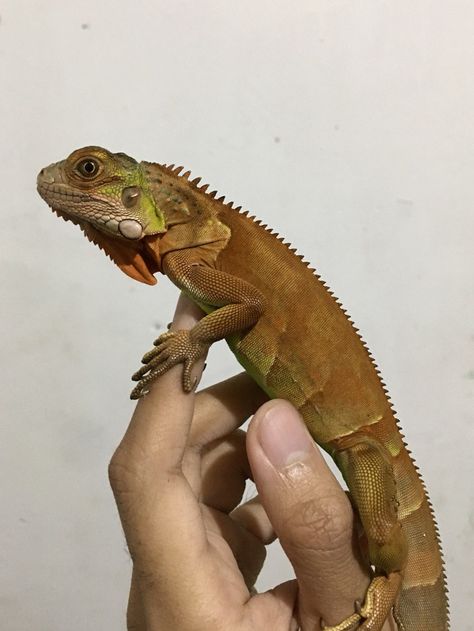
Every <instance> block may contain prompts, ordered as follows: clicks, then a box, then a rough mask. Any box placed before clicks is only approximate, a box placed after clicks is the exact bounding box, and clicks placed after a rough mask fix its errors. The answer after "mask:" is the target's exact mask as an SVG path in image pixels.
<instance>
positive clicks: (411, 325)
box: [0, 0, 474, 631]
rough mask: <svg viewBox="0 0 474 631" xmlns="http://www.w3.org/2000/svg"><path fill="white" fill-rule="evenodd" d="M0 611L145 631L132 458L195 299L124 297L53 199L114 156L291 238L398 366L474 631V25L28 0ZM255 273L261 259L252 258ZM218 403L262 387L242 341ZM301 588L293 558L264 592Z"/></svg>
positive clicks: (34, 619)
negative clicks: (133, 426) (120, 454)
mask: <svg viewBox="0 0 474 631" xmlns="http://www.w3.org/2000/svg"><path fill="white" fill-rule="evenodd" d="M0 14H1V17H0V212H1V230H0V243H1V245H0V248H1V249H0V258H1V275H0V282H1V303H0V309H1V329H0V335H1V342H0V349H1V352H0V361H1V363H2V367H1V371H2V372H1V375H2V386H1V389H0V391H1V392H0V396H1V406H2V420H1V427H0V431H1V438H0V458H1V459H0V467H1V473H0V476H1V483H0V489H1V504H0V511H1V514H0V518H1V523H0V537H1V545H0V610H1V622H0V626H1V627H2V629H5V630H7V629H8V631H27V630H28V631H29V630H31V629H35V630H36V629H37V630H39V631H43V630H44V631H64V630H65V629H67V630H68V631H82V630H84V629H122V628H124V610H125V604H126V596H127V588H128V579H129V573H130V561H129V558H128V555H127V552H126V550H125V545H124V539H123V536H122V532H121V528H120V525H119V522H118V518H117V515H116V511H115V507H114V503H113V500H112V495H111V492H110V490H109V488H108V483H107V475H106V471H107V463H108V459H109V457H110V455H111V454H112V452H113V450H114V447H115V446H116V445H117V443H118V441H119V439H120V437H121V435H122V433H123V431H124V429H125V427H126V425H127V422H128V420H129V417H130V414H131V412H132V409H133V404H132V402H130V401H129V399H128V393H129V390H130V386H131V382H130V374H131V373H132V372H133V370H134V369H135V368H136V367H137V364H138V361H139V358H140V357H141V354H142V353H143V352H144V351H145V350H147V349H148V347H149V346H150V342H151V340H152V339H153V338H154V337H156V335H157V333H158V331H159V330H161V329H162V328H163V326H164V324H165V323H166V322H167V321H168V320H169V319H170V317H171V314H172V311H173V304H174V302H175V300H176V297H177V292H176V290H175V289H174V288H173V287H172V286H171V285H170V284H169V283H168V281H167V280H165V279H162V280H161V281H160V283H159V284H158V286H157V287H155V288H150V287H147V286H143V285H140V284H138V283H136V282H134V281H132V280H131V279H129V278H127V277H125V276H124V275H123V274H121V273H120V272H119V270H118V269H117V268H115V267H114V266H113V265H112V264H111V263H110V261H108V260H107V259H106V258H105V257H104V256H103V254H102V253H101V252H100V251H99V250H98V249H97V248H94V247H93V246H91V244H89V243H88V242H87V241H86V240H85V239H84V238H83V237H82V236H81V233H80V232H79V230H78V229H77V228H76V227H75V226H72V225H71V224H67V225H66V224H64V223H63V222H61V221H59V220H58V219H57V218H56V217H55V216H54V215H53V214H52V213H50V211H49V210H48V208H47V207H46V205H45V204H44V203H43V202H42V201H41V200H40V198H39V197H38V196H37V194H36V192H35V178H36V173H37V171H38V170H39V169H40V168H41V167H42V166H44V165H46V164H49V163H50V162H52V161H56V160H59V159H61V158H63V157H65V156H66V155H68V154H69V153H70V152H71V151H72V150H73V149H75V148H77V147H79V146H83V145H87V144H100V145H103V146H106V147H108V148H110V149H111V150H113V151H125V152H127V153H129V154H130V155H133V156H134V157H135V158H138V159H147V160H154V161H162V162H176V163H178V164H184V165H186V167H187V168H191V169H192V170H193V173H194V174H195V175H202V176H203V177H204V179H206V180H207V181H209V182H210V183H211V185H212V186H213V187H215V188H217V189H218V190H219V191H220V192H222V193H225V194H226V195H227V196H228V197H229V198H232V199H235V200H236V201H238V202H239V203H241V204H243V205H244V206H246V207H247V208H250V209H251V210H252V212H254V213H255V214H257V215H259V216H260V217H262V218H263V219H265V220H266V222H268V223H270V224H271V225H272V226H274V227H275V228H277V229H278V230H280V231H281V233H282V234H284V235H285V236H286V237H288V239H289V240H291V241H292V242H293V243H294V244H295V245H297V246H298V249H299V250H300V251H301V252H302V253H304V254H305V255H306V258H308V259H310V260H311V261H312V263H313V264H314V265H315V266H316V267H317V268H318V271H319V272H320V273H321V274H322V275H323V277H324V278H325V279H326V280H327V281H328V282H329V284H330V285H331V286H332V288H333V289H334V291H335V292H336V294H337V295H339V296H340V297H341V298H342V300H343V302H344V305H345V307H346V308H347V309H348V310H349V312H350V313H351V314H352V316H353V318H354V319H355V321H356V322H357V324H358V326H359V327H360V329H361V331H362V332H363V334H364V337H365V339H366V340H367V341H368V343H369V345H370V346H371V348H372V350H373V352H374V354H375V357H376V359H377V361H378V363H379V364H380V366H381V367H382V369H383V374H384V376H385V380H386V381H387V383H388V384H389V388H390V391H391V394H392V397H393V400H394V402H395V405H396V408H397V409H398V413H399V417H400V418H401V420H402V424H403V426H404V429H405V433H406V435H407V439H408V441H409V444H410V446H411V448H412V449H413V452H414V454H415V455H416V457H417V460H418V464H419V465H420V467H421V469H422V471H423V473H424V477H425V480H426V482H427V485H428V487H429V489H430V493H431V497H432V500H433V503H434V506H435V509H436V511H437V514H438V518H439V525H440V530H441V533H442V537H443V541H444V547H445V552H446V560H447V568H448V576H449V582H450V590H451V608H452V623H453V628H454V629H457V630H461V629H462V630H463V631H468V630H472V629H474V622H473V619H472V617H471V618H470V619H469V618H468V615H469V611H471V612H472V601H473V599H474V591H473V581H472V561H473V556H472V550H473V544H474V541H473V529H474V506H473V492H472V490H471V484H472V482H473V478H474V476H473V458H472V446H473V444H474V443H473V430H472V425H473V420H474V418H473V403H474V397H473V390H474V357H473V355H474V353H473V347H474V322H473V306H474V295H473V274H472V272H473V244H472V242H473V237H474V230H473V228H474V225H473V202H474V192H473V166H474V164H473V149H474V124H473V112H474V82H473V80H472V77H473V74H472V73H473V64H474V39H473V36H472V34H473V26H474V4H473V3H472V2H470V1H468V0H465V1H462V0H452V1H451V2H449V3H445V2H433V1H427V0H410V2H396V1H395V0H393V1H380V0H359V1H357V2H353V1H350V0H321V1H318V2H316V1H309V0H306V1H299V2H296V3H295V2H289V1H275V0H273V1H269V0H261V1H259V2H256V1H250V0H240V1H239V2H224V1H217V0H214V1H212V0H206V1H201V2H192V1H191V0H188V1H174V2H164V1H163V0H158V1H154V2H152V1H149V2H145V1H142V2H132V1H127V0H120V1H119V0H115V1H112V0H103V1H102V2H100V3H99V2H95V1H93V0H82V2H72V1H64V0H48V1H46V0H43V1H39V0H38V1H37V2H29V1H26V0H4V1H3V2H2V3H1V6H0ZM243 255H244V256H245V253H243ZM209 364H210V365H209V369H208V371H207V375H206V383H210V382H213V381H216V380H218V379H221V378H223V377H225V376H228V375H230V374H233V373H234V372H236V371H237V370H239V368H238V366H237V364H236V362H235V360H234V359H233V357H232V356H231V354H230V353H229V352H228V350H227V349H226V348H225V345H223V344H220V345H218V347H217V348H216V349H215V350H214V351H213V353H212V356H211V358H210V361H209ZM289 572H290V570H289V568H288V566H287V565H286V564H285V563H284V560H283V559H282V556H281V553H279V552H278V550H277V549H276V548H275V546H274V547H273V548H272V551H271V554H270V560H269V563H268V566H267V568H266V569H265V571H264V573H263V575H262V579H261V582H260V587H261V588H266V587H268V586H271V585H273V584H275V583H276V582H279V581H280V580H283V579H285V578H286V577H287V576H288V575H289Z"/></svg>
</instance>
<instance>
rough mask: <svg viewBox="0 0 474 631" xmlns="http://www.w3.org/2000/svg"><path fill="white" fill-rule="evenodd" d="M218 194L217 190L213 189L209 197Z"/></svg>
mask: <svg viewBox="0 0 474 631" xmlns="http://www.w3.org/2000/svg"><path fill="white" fill-rule="evenodd" d="M216 195H217V191H211V192H210V193H209V197H215V196H216Z"/></svg>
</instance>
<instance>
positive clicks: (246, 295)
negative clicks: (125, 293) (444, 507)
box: [38, 147, 449, 631]
mask: <svg viewBox="0 0 474 631" xmlns="http://www.w3.org/2000/svg"><path fill="white" fill-rule="evenodd" d="M181 170H182V169H181V168H180V167H178V168H176V169H175V168H174V166H170V167H168V166H161V165H158V164H152V163H148V162H141V163H138V162H136V161H135V160H133V159H132V158H130V157H128V156H126V155H125V154H123V153H117V154H112V153H110V152H108V151H106V150H105V149H101V148H99V147H86V148H84V149H79V150H77V151H75V152H74V153H72V154H71V155H70V156H69V158H67V160H64V161H63V162H59V163H57V164H52V165H50V166H49V167H47V168H45V169H43V170H42V171H41V173H40V174H39V176H38V191H39V193H40V195H41V196H42V197H43V198H44V199H45V200H46V202H47V203H48V204H49V206H51V208H52V209H53V210H54V211H55V212H56V213H57V214H59V215H61V216H62V217H64V218H65V219H67V220H70V221H72V222H73V223H76V224H79V225H80V227H81V228H82V230H83V231H84V233H85V234H86V236H87V237H88V238H89V239H90V240H91V241H93V242H94V243H96V244H97V245H99V246H100V247H101V248H102V249H103V250H104V251H105V252H106V253H107V254H108V255H109V256H110V257H111V258H112V260H114V261H115V263H117V265H118V266H119V267H120V268H121V269H122V271H124V272H125V273H126V274H128V275H129V276H131V277H132V278H135V279H136V280H139V281H141V282H144V283H148V284H150V285H152V284H155V283H156V280H155V278H154V274H155V273H156V272H162V273H163V274H166V275H167V276H168V277H169V278H170V279H171V280H172V281H173V282H174V283H175V284H176V285H177V286H178V287H179V288H180V289H181V290H182V291H184V292H185V293H186V294H187V295H188V296H190V297H191V298H192V299H193V300H194V301H195V302H196V303H197V304H198V305H199V306H200V307H201V308H202V309H203V310H204V311H205V313H206V314H207V315H206V316H205V317H204V318H203V319H202V320H201V321H200V322H199V323H198V324H196V325H195V326H194V328H193V329H192V330H191V331H189V332H188V331H173V332H171V331H170V332H167V333H165V334H163V335H162V336H161V337H160V338H159V339H158V340H157V341H156V342H155V347H154V349H153V350H152V351H150V352H149V353H147V355H145V357H144V362H145V363H144V366H143V367H142V368H141V369H140V370H139V371H138V372H137V373H136V374H135V375H134V379H135V380H137V381H138V385H137V387H136V388H135V389H134V390H133V392H132V398H138V397H140V396H141V395H142V394H143V393H144V392H146V390H147V387H148V386H149V384H150V383H151V382H152V381H153V380H154V379H156V377H158V376H159V375H161V374H163V373H164V372H165V371H166V370H168V368H170V367H171V366H173V365H175V364H177V363H183V386H184V388H185V389H186V390H191V389H192V388H193V386H194V384H193V383H192V380H191V377H190V369H191V367H192V365H193V363H194V362H195V361H196V360H197V359H199V358H200V357H202V355H203V354H204V353H205V352H206V351H207V349H208V347H209V345H210V344H212V342H215V341H216V340H220V339H222V338H226V340H227V342H228V343H229V346H230V348H231V349H232V351H233V352H234V353H235V355H236V357H237V359H238V360H239V362H240V363H241V364H242V365H243V366H244V368H245V369H246V370H247V371H248V373H249V374H250V375H251V376H252V377H253V378H254V379H255V380H256V381H257V383H258V384H259V385H260V386H261V387H262V388H263V390H265V392H267V393H268V395H269V396H271V397H280V398H285V399H288V400H289V401H291V402H292V403H293V405H294V406H295V407H296V408H297V409H298V410H299V412H300V414H301V415H302V417H303V418H304V420H305V422H306V424H307V426H308V428H309V430H310V432H311V434H312V436H313V437H314V440H315V441H317V442H318V443H319V444H320V445H321V446H322V447H323V448H324V449H325V450H326V451H328V452H329V453H330V454H331V456H332V457H333V458H334V460H335V462H336V464H337V465H338V467H339V468H340V470H341V472H342V474H343V476H344V479H345V480H346V483H347V485H348V488H349V490H350V493H351V496H352V499H353V502H354V504H355V505H356V507H357V509H358V512H359V515H360V519H361V521H362V524H363V526H364V530H365V533H366V536H367V539H368V556H369V560H368V562H369V563H370V564H371V566H372V568H373V579H372V582H371V584H370V586H369V589H368V593H367V595H366V598H365V602H364V604H363V605H362V607H361V609H360V610H359V611H358V612H354V614H353V615H352V616H351V617H350V618H348V619H347V620H345V621H343V622H341V624H339V625H337V626H335V627H331V629H332V630H333V631H346V630H349V629H353V628H354V627H357V628H359V629H364V630H365V631H369V630H370V631H379V630H380V629H381V628H382V626H383V623H384V621H385V619H386V617H387V615H388V614H389V612H390V611H392V612H393V616H394V618H395V620H396V621H397V625H398V628H399V630H400V631H402V630H403V631H446V630H447V629H448V628H449V623H448V604H447V594H446V584H445V576H444V570H443V561H442V555H441V550H440V543H439V539H438V535H437V528H436V525H435V522H434V519H433V513H432V510H431V506H430V503H429V500H428V498H427V495H426V492H425V488H424V485H423V483H422V481H421V479H420V477H419V475H418V473H417V468H416V467H415V465H414V464H413V461H412V459H411V457H410V455H409V452H408V451H407V449H406V447H405V444H404V442H403V439H402V436H401V434H400V431H399V429H398V425H397V421H396V418H395V416H394V411H393V409H392V406H391V403H390V400H389V398H388V396H387V391H386V389H385V386H384V384H383V382H382V381H381V379H380V375H379V372H378V370H377V368H376V366H375V364H374V362H373V360H372V357H371V355H370V354H369V352H368V350H367V347H366V346H365V344H364V343H363V342H362V340H361V338H360V337H359V335H358V333H357V329H355V328H354V326H353V324H352V322H351V321H350V320H349V318H348V317H347V315H346V313H345V312H344V310H343V309H342V308H341V306H340V304H339V303H338V302H337V300H336V299H335V298H334V297H333V295H332V293H331V292H330V291H329V290H328V288H327V286H326V285H325V284H324V283H323V282H322V281H321V280H320V278H319V277H318V276H317V275H316V274H315V273H314V271H313V270H312V269H310V268H309V267H308V266H307V265H306V263H304V262H303V261H302V260H301V257H299V256H298V255H296V254H295V252H294V250H292V249H290V248H289V247H288V246H287V245H286V244H285V243H283V240H282V239H281V238H279V237H278V236H277V235H276V234H274V233H273V232H271V231H270V230H269V229H268V228H266V227H265V226H263V225H261V224H260V223H259V222H258V221H256V220H255V219H254V218H252V217H249V216H248V215H247V213H244V212H241V211H240V209H239V208H237V209H235V208H233V206H232V204H226V203H224V201H223V198H220V199H216V198H215V192H214V193H207V186H199V178H197V179H195V180H192V181H190V180H189V172H186V173H184V174H183V175H180V173H181Z"/></svg>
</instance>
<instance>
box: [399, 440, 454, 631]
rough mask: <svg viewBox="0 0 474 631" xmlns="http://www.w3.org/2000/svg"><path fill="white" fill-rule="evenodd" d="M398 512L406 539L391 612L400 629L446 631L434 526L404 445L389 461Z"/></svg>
mask: <svg viewBox="0 0 474 631" xmlns="http://www.w3.org/2000/svg"><path fill="white" fill-rule="evenodd" d="M393 467H394V472H395V478H396V481H397V499H398V501H399V507H398V515H399V519H400V521H401V523H402V526H403V531H404V534H405V536H406V538H407V541H408V558H407V565H406V568H405V570H404V573H403V581H402V587H401V592H400V595H399V597H398V601H397V604H396V606H395V616H396V618H397V622H398V624H399V626H400V628H401V630H402V631H447V630H448V629H449V613H448V604H447V596H446V591H447V590H446V577H445V573H444V566H443V556H442V552H441V546H440V541H439V535H438V529H437V526H436V522H435V520H434V516H433V511H432V508H431V504H430V501H429V499H428V496H427V493H426V489H425V487H424V484H423V481H422V480H421V478H420V475H419V473H418V471H417V467H416V465H415V464H414V462H413V460H412V459H411V457H410V454H409V452H408V451H407V449H406V448H402V449H401V450H400V452H399V453H398V455H397V456H396V457H395V458H394V462H393Z"/></svg>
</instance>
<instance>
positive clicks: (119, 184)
mask: <svg viewBox="0 0 474 631" xmlns="http://www.w3.org/2000/svg"><path fill="white" fill-rule="evenodd" d="M37 185H38V192H39V194H40V195H41V197H42V198H43V199H44V200H45V201H46V202H47V204H48V205H49V206H50V207H51V208H52V210H54V212H56V213H57V214H58V215H60V216H61V217H63V218H64V219H66V220H68V221H72V222H73V223H76V224H79V225H80V226H81V228H82V229H83V231H84V233H85V234H86V236H87V237H88V238H89V239H90V240H91V241H93V242H94V243H96V244H97V245H99V247H101V248H102V249H103V250H104V251H105V252H106V254H108V255H109V256H110V257H111V258H112V260H113V261H115V263H117V265H118V266H119V267H120V268H121V269H122V270H123V271H124V272H125V273H126V274H128V275H129V276H131V277H132V278H135V279H136V280H140V281H142V282H144V283H148V284H155V283H156V280H155V278H154V276H153V274H154V273H155V272H157V271H159V268H160V264H159V256H158V253H157V249H156V248H153V247H150V242H151V241H156V239H157V235H160V234H161V233H164V232H166V225H165V218H164V215H163V213H162V212H161V211H160V209H159V208H158V207H157V205H156V203H155V200H154V197H153V195H152V192H151V190H150V186H149V183H148V181H147V178H146V175H145V172H144V170H143V167H142V166H141V165H140V164H139V163H138V162H136V161H135V160H134V159H133V158H130V157H129V156H127V155H125V154H124V153H110V152H109V151H107V150H106V149H102V148H100V147H84V148H83V149H78V150H77V151H74V152H73V153H72V154H71V155H70V156H69V157H68V158H67V159H66V160H63V161H62V162H57V163H55V164H51V165H50V166H48V167H46V168H44V169H42V170H41V171H40V173H39V174H38V180H37Z"/></svg>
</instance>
